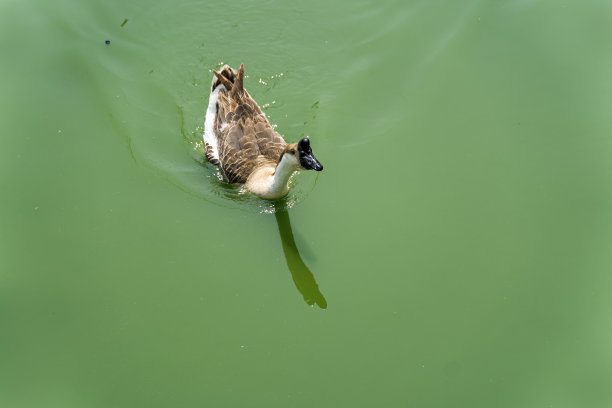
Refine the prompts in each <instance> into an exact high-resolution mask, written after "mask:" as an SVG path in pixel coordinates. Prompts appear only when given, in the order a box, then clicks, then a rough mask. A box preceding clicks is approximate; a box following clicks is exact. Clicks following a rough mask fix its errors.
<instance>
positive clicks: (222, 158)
mask: <svg viewBox="0 0 612 408" xmlns="http://www.w3.org/2000/svg"><path fill="white" fill-rule="evenodd" d="M214 72H215V76H216V78H215V80H214V81H213V85H212V89H213V90H214V89H215V88H216V87H217V86H219V85H222V86H223V88H224V89H221V90H220V91H219V99H218V101H217V104H218V108H217V115H216V117H215V122H214V132H215V133H216V135H217V138H218V144H217V148H218V152H219V158H218V160H216V158H214V157H211V154H210V152H211V151H212V149H211V147H210V146H208V145H207V146H206V152H207V158H208V160H209V161H210V162H212V163H215V164H217V165H219V166H221V169H222V170H223V173H224V174H225V177H227V180H228V181H229V182H230V183H240V184H243V183H246V182H247V179H248V177H249V175H250V174H251V173H253V171H254V170H255V169H256V168H257V167H260V166H273V167H276V164H277V163H278V161H279V160H280V157H281V155H282V154H283V151H284V150H285V147H286V146H287V143H286V142H285V140H284V139H283V138H282V136H281V135H279V134H278V133H277V132H275V131H274V129H273V128H272V126H271V125H270V122H268V119H267V118H266V115H265V114H264V113H263V112H262V111H261V109H260V108H259V106H258V105H257V103H256V102H255V101H254V100H253V98H251V95H249V93H248V92H247V91H246V89H244V86H243V80H244V66H243V65H241V66H240V70H239V71H238V72H237V73H235V72H234V71H233V70H232V69H231V68H230V67H224V69H223V70H222V71H221V72H220V73H218V72H216V71H214Z"/></svg>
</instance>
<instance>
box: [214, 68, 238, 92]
mask: <svg viewBox="0 0 612 408" xmlns="http://www.w3.org/2000/svg"><path fill="white" fill-rule="evenodd" d="M223 73H225V70H224V71H223ZM223 73H221V72H219V71H215V70H214V69H213V74H215V76H216V77H217V79H218V80H219V82H220V83H221V84H222V85H223V86H224V87H225V89H227V90H228V91H229V90H231V89H232V87H233V85H234V84H233V83H232V81H231V80H230V79H229V78H227V77H226V76H225V75H223ZM217 85H218V83H215V82H213V90H214V89H215V88H216V87H217Z"/></svg>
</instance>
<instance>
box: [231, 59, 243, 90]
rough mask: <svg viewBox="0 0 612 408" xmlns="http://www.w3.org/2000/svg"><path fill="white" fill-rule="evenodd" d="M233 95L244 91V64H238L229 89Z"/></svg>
mask: <svg viewBox="0 0 612 408" xmlns="http://www.w3.org/2000/svg"><path fill="white" fill-rule="evenodd" d="M231 91H232V92H231V93H232V94H233V95H239V94H240V93H242V92H243V91H244V64H240V68H239V69H238V75H236V78H235V79H234V84H233V86H232V89H231Z"/></svg>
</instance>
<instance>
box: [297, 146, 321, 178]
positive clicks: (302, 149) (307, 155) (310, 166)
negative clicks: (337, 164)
mask: <svg viewBox="0 0 612 408" xmlns="http://www.w3.org/2000/svg"><path fill="white" fill-rule="evenodd" d="M298 152H299V158H300V166H302V167H303V168H304V169H306V170H315V171H321V170H323V165H322V164H321V163H319V161H318V160H317V159H316V157H314V155H313V154H312V149H311V148H310V140H308V139H307V138H304V139H302V140H300V141H299V142H298Z"/></svg>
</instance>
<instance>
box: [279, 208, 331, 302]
mask: <svg viewBox="0 0 612 408" xmlns="http://www.w3.org/2000/svg"><path fill="white" fill-rule="evenodd" d="M274 215H275V217H276V223H277V225H278V232H279V233H280V237H281V242H282V244H283V252H284V253H285V260H286V261H287V266H288V267H289V271H291V277H292V278H293V282H294V283H295V287H296V288H297V290H299V291H300V293H301V294H302V296H304V301H305V302H306V303H308V304H309V305H311V306H312V305H314V304H315V303H316V304H317V305H318V306H319V307H320V308H321V309H326V308H327V301H326V300H325V297H324V296H323V294H322V293H321V291H319V285H317V281H316V280H315V278H314V275H313V274H312V272H310V269H308V267H307V266H306V264H305V263H304V261H303V260H302V257H301V256H300V251H298V248H297V246H296V245H295V240H294V239H293V230H292V229H291V220H289V213H288V212H287V211H286V210H284V209H283V210H277V211H276V212H275V213H274Z"/></svg>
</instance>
